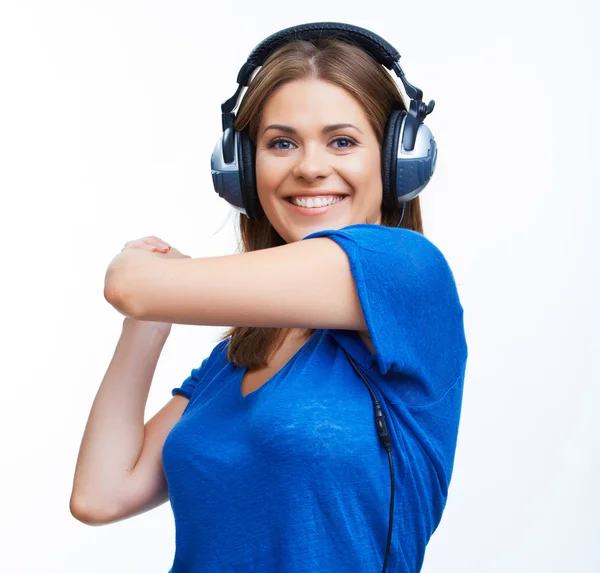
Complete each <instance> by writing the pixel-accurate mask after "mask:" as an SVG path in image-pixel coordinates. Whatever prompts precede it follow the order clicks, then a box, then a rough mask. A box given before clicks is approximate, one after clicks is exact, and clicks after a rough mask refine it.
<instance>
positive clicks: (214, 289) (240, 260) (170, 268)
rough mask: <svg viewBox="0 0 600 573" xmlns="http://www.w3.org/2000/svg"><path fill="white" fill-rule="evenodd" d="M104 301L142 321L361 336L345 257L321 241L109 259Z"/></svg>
mask: <svg viewBox="0 0 600 573" xmlns="http://www.w3.org/2000/svg"><path fill="white" fill-rule="evenodd" d="M105 291H106V300H108V302H109V303H110V304H112V305H113V306H114V307H115V308H116V309H117V310H119V312H121V313H123V314H125V315H126V316H131V317H134V318H137V319H139V320H143V321H146V320H148V321H150V320H157V321H164V322H170V323H175V324H200V325H206V326H231V325H235V326H260V327H283V328H332V329H334V328H335V329H343V330H358V331H366V329H367V327H366V324H365V318H364V315H363V311H362V307H361V305H360V302H359V299H358V293H357V290H356V288H355V284H354V278H353V276H352V273H351V269H350V263H349V261H348V257H347V255H346V253H345V252H344V251H343V249H342V248H341V247H340V246H339V245H338V244H337V243H335V242H334V241H333V240H331V239H329V238H324V237H318V238H312V239H309V240H306V241H297V242H295V243H290V244H286V245H283V246H280V247H272V248H269V249H262V250H259V251H252V252H250V253H242V254H237V255H227V256H221V257H208V258H199V259H192V258H182V259H180V258H177V259H172V260H169V259H164V257H160V255H157V254H155V253H149V252H145V251H130V252H125V253H123V254H122V255H119V256H118V257H116V258H115V260H113V262H112V263H111V265H110V267H109V269H108V271H107V275H106V279H105Z"/></svg>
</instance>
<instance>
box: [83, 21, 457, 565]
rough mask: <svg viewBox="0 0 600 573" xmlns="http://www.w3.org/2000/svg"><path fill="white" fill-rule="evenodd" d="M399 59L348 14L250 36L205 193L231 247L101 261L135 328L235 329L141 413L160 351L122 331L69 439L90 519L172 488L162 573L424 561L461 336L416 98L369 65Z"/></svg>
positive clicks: (444, 486) (439, 492) (439, 503)
mask: <svg viewBox="0 0 600 573" xmlns="http://www.w3.org/2000/svg"><path fill="white" fill-rule="evenodd" d="M330 36H331V38H330ZM398 58H399V54H397V52H396V51H395V50H394V48H392V47H391V46H390V45H389V44H387V42H385V40H383V39H382V38H379V37H378V36H376V35H374V34H373V33H372V32H369V31H368V30H364V29H361V28H356V27H350V26H347V25H345V24H336V23H317V24H309V25H303V26H299V27H296V28H292V29H288V30H284V31H282V32H278V33H277V34H274V35H273V36H272V37H270V38H267V39H266V40H265V41H264V42H262V43H261V44H259V46H257V48H255V50H254V51H253V52H252V53H251V55H250V56H249V58H248V61H247V62H246V64H244V66H243V67H242V69H241V70H240V73H239V74H238V84H239V86H240V88H239V89H238V91H237V92H236V95H235V96H234V97H233V98H230V99H229V100H227V102H225V103H224V104H223V107H222V112H223V126H224V133H223V137H222V138H221V140H220V141H219V142H218V143H217V146H216V147H215V151H214V152H213V157H212V158H211V165H212V172H213V182H214V184H215V190H216V191H217V192H218V193H219V194H220V195H221V196H223V197H225V198H227V200H228V202H230V204H231V205H232V206H234V207H235V208H236V209H239V210H240V212H241V213H242V215H241V219H240V231H241V238H242V247H243V249H242V252H241V253H237V254H232V255H228V256H220V257H210V258H189V257H185V255H182V256H179V255H180V253H179V255H178V251H176V249H171V250H170V251H168V252H167V253H164V254H162V253H156V252H147V251H146V252H139V253H134V252H129V253H123V254H122V255H119V256H117V257H116V258H115V259H114V260H113V262H112V263H111V266H110V269H109V272H107V288H106V289H105V295H106V297H107V299H108V300H109V302H111V304H113V305H114V306H115V307H116V308H117V309H118V310H120V311H121V312H123V313H124V314H127V315H128V316H131V317H133V318H134V319H138V320H137V321H135V323H136V324H144V323H177V324H198V325H214V326H223V325H227V326H232V328H230V329H229V330H228V332H226V333H225V335H224V336H223V337H222V339H221V340H220V341H219V343H218V344H217V345H216V346H215V347H214V348H213V350H212V352H211V353H210V355H209V356H207V357H202V358H203V359H202V360H201V359H200V358H199V360H198V364H199V366H198V367H195V368H192V369H191V371H190V375H189V376H188V377H187V378H186V379H185V380H184V381H183V382H182V383H181V384H178V385H177V386H176V387H174V388H173V389H172V390H171V393H172V400H171V402H169V403H168V404H166V405H165V406H164V408H163V409H162V410H161V411H160V412H159V413H158V414H157V415H156V416H155V417H154V418H152V420H150V421H149V422H148V423H147V424H146V426H142V425H141V424H140V423H139V422H138V420H140V419H141V418H142V414H143V411H144V405H145V401H144V400H145V399H146V398H147V396H148V394H147V392H146V393H144V392H142V391H139V388H136V389H134V390H132V389H131V388H130V387H131V386H132V385H133V383H134V382H132V381H131V380H129V378H134V379H138V380H140V379H141V380H143V382H144V384H145V385H146V388H147V387H148V386H149V378H148V374H147V371H148V370H149V369H151V368H152V367H153V366H155V365H156V364H155V363H152V362H151V358H152V356H155V355H156V348H154V353H153V352H147V353H144V352H143V351H140V348H139V347H140V345H133V344H130V342H131V341H130V339H126V340H125V341H124V342H123V344H122V345H121V346H120V347H119V359H118V360H116V362H117V363H119V364H121V365H122V368H123V371H124V372H127V374H128V376H127V378H128V379H126V380H118V381H117V380H116V378H114V377H113V376H112V375H111V376H110V377H109V378H108V383H107V385H105V386H104V382H103V387H102V388H101V390H100V391H99V393H98V398H97V400H96V401H95V404H94V407H93V410H92V413H91V415H90V421H89V422H88V430H86V439H85V440H84V442H83V445H82V455H81V456H80V458H79V461H78V470H79V471H78V476H80V477H79V480H78V484H80V485H79V487H78V491H79V492H82V493H80V495H79V496H77V497H76V498H74V499H77V500H78V501H77V504H75V505H74V506H73V507H75V508H78V509H76V512H77V514H78V515H85V516H86V517H85V519H87V520H88V522H90V523H91V522H96V523H97V522H104V523H107V522H109V521H111V520H113V521H114V520H116V519H119V518H121V519H122V518H123V517H127V516H133V515H136V514H137V513H139V512H141V511H144V510H147V509H148V508H152V507H155V506H156V505H157V504H159V503H162V502H163V501H165V500H166V499H169V501H170V503H171V506H172V509H173V514H174V517H175V523H176V528H177V543H176V553H175V558H174V561H173V567H172V569H171V572H170V573H184V572H185V571H198V570H202V571H205V572H214V573H216V572H221V571H224V570H227V571H256V572H261V573H271V572H272V571H278V572H281V573H308V572H313V571H344V572H346V573H379V571H382V570H383V572H384V573H385V571H386V569H387V567H388V565H389V570H390V571H397V572H402V573H415V572H417V571H419V570H420V567H421V564H422V562H423V557H424V552H425V547H426V545H427V543H428V541H429V539H430V537H431V535H432V533H433V532H434V531H435V529H436V528H437V526H438V524H439V521H440V519H441V516H442V511H443V508H444V507H445V503H446V498H447V494H448V486H449V482H450V477H451V474H452V469H453V463H454V453H455V448H456V439H457V432H458V422H459V419H460V409H461V400H462V388H463V380H464V374H465V368H466V359H467V345H466V339H465V333H464V326H463V309H462V306H461V303H460V299H459V296H458V292H457V289H456V284H455V282H454V277H453V274H452V271H451V269H450V267H449V265H448V263H447V261H446V259H445V258H444V256H443V254H442V253H441V252H440V250H439V249H438V248H437V247H436V246H435V245H433V243H431V242H430V241H429V240H428V239H427V238H425V236H424V235H423V228H422V222H421V213H420V208H419V200H418V194H419V193H420V192H421V190H422V189H423V188H424V187H425V185H426V184H427V181H428V180H429V177H430V176H431V173H432V166H433V164H434V162H435V149H436V148H435V145H434V141H433V138H432V137H431V136H430V132H428V130H427V129H425V126H424V124H423V123H422V120H423V119H424V117H425V115H427V113H428V112H430V111H431V109H433V107H432V105H431V104H430V106H424V104H423V102H422V101H421V97H422V93H421V92H420V90H418V89H417V88H414V87H412V86H410V84H408V83H407V82H405V81H404V85H405V87H406V88H407V92H408V93H409V95H410V94H412V96H411V97H415V98H416V99H413V100H411V108H410V110H409V111H410V113H407V110H406V106H405V105H404V103H403V100H402V98H401V96H400V93H399V90H398V87H397V86H396V84H395V83H394V82H393V81H392V78H391V76H390V75H389V74H388V73H387V72H386V71H385V69H384V67H383V66H382V64H384V65H386V66H387V67H388V68H390V69H391V68H392V67H394V69H395V70H396V72H397V73H398V75H399V77H402V78H404V76H403V74H402V73H401V70H400V68H399V65H398V63H397V60H398ZM256 67H260V69H259V70H258V71H257V73H256V75H255V76H254V77H253V79H252V81H251V82H250V83H249V87H248V90H247V91H246V93H245V94H244V98H243V100H242V102H241V105H240V107H239V113H238V115H237V117H236V116H234V115H233V113H232V112H233V109H234V107H235V105H237V96H239V95H240V94H241V87H242V86H243V85H247V83H248V81H249V79H250V76H251V74H252V73H253V71H254V69H255V68H256ZM404 80H405V79H404ZM415 102H416V103H415ZM232 104H234V105H232ZM428 110H429V111H428ZM413 112H414V113H413ZM411 154H413V155H414V157H412V156H411ZM402 161H405V162H407V163H406V164H405V166H406V168H405V169H403V165H402ZM405 203H408V205H405ZM405 208H406V210H405ZM404 215H406V217H404ZM398 227H400V228H398ZM134 331H137V330H131V329H130V330H129V332H130V333H131V332H134ZM144 340H146V339H144ZM158 342H159V343H164V339H159V341H158ZM127 352H129V353H130V354H131V355H133V354H136V355H138V354H140V355H141V356H143V358H144V359H143V360H141V361H140V360H139V359H138V362H132V361H128V360H127ZM147 356H149V357H150V358H149V361H148V360H146V357H147ZM132 363H133V364H137V365H138V366H137V367H138V368H141V367H142V363H144V365H145V366H144V367H145V368H146V370H145V372H146V374H145V375H144V376H142V375H140V374H139V373H138V376H132V375H131V372H130V370H131V364H132ZM127 368H129V369H130V370H127ZM367 379H368V380H367ZM134 381H135V380H134ZM117 382H118V383H117ZM365 386H366V387H365ZM184 401H185V402H184ZM386 420H387V422H386ZM115 425H116V427H117V428H118V429H119V431H118V432H115V431H114V428H115ZM111 437H112V438H111ZM111 439H112V441H110V440H111ZM107 444H110V447H109V446H108V445H107ZM140 445H141V450H140ZM113 450H116V454H118V455H114V454H115V452H114V451H113ZM90 452H91V453H90ZM107 452H108V454H107ZM115 460H116V461H115ZM388 468H389V471H388ZM394 468H397V469H398V473H397V474H396V473H395V471H394ZM81 476H82V477H81ZM90 492H92V494H94V492H96V493H95V494H94V495H91V497H89V496H90ZM98 492H100V493H98ZM107 492H108V493H107ZM82 496H83V497H82ZM86 496H88V497H87V499H88V500H90V499H95V501H88V502H87V503H86V499H85V498H86ZM98 500H100V501H98ZM101 506H108V507H110V508H111V509H99V508H101ZM86 507H87V508H88V509H86ZM89 508H97V509H95V510H90V509H89Z"/></svg>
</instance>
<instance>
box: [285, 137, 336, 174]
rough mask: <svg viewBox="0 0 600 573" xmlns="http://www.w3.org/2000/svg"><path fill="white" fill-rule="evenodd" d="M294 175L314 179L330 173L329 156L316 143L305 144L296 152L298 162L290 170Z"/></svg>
mask: <svg viewBox="0 0 600 573" xmlns="http://www.w3.org/2000/svg"><path fill="white" fill-rule="evenodd" d="M292 173H293V175H294V177H298V178H302V179H306V181H309V182H310V181H314V180H315V179H317V178H318V177H327V176H328V175H329V174H330V173H331V163H330V156H329V154H328V153H327V150H326V149H323V148H322V146H321V145H320V144H318V143H314V144H307V145H306V146H305V147H304V149H303V150H302V152H301V153H299V154H298V162H297V163H296V165H295V166H294V169H293V171H292Z"/></svg>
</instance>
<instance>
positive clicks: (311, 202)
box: [290, 196, 344, 209]
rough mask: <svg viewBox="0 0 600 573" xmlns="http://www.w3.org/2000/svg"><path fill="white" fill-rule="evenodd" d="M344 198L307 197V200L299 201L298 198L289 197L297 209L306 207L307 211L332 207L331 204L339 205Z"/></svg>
mask: <svg viewBox="0 0 600 573" xmlns="http://www.w3.org/2000/svg"><path fill="white" fill-rule="evenodd" d="M343 198H344V197H343V196H335V197H334V196H330V197H315V198H314V199H313V198H312V197H308V198H307V199H300V198H298V197H291V198H290V199H291V202H292V203H293V204H294V205H298V206H299V207H306V208H308V209H313V208H318V207H325V206H326V205H332V204H333V203H339V202H340V201H341V200H342V199H343Z"/></svg>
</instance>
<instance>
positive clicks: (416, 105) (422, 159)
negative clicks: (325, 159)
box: [210, 22, 437, 224]
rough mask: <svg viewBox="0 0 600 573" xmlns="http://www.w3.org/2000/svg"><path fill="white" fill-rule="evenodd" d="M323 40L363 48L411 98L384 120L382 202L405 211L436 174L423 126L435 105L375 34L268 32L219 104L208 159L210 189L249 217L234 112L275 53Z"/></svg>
mask: <svg viewBox="0 0 600 573" xmlns="http://www.w3.org/2000/svg"><path fill="white" fill-rule="evenodd" d="M325 38H334V39H337V40H342V41H345V42H348V43H351V44H357V45H358V46H359V47H361V48H363V49H364V50H365V51H366V52H368V53H369V54H370V55H371V56H372V57H373V58H375V60H377V61H378V62H379V63H380V64H382V65H383V66H385V67H386V68H388V69H390V70H394V72H395V73H396V75H397V76H398V77H400V79H401V80H402V84H403V85H404V89H405V90H406V93H407V94H408V96H409V97H410V98H411V100H410V108H409V110H408V112H407V111H405V110H403V109H396V108H394V109H392V110H391V112H390V115H389V117H388V120H387V124H386V128H385V133H384V138H383V143H382V150H381V163H382V164H381V173H382V183H383V197H384V202H385V201H388V200H389V199H390V198H391V199H393V198H394V197H395V198H396V199H397V200H398V201H400V202H401V203H402V204H403V207H404V206H405V205H406V203H407V202H408V201H410V200H411V199H414V198H415V197H416V196H417V195H418V194H419V193H420V192H421V191H422V190H423V189H424V188H425V186H426V185H427V183H429V180H430V179H431V176H432V175H433V173H434V171H435V164H436V160H437V145H436V142H435V139H434V138H433V135H432V134H431V131H430V130H429V128H428V127H427V126H426V125H425V124H424V123H423V121H424V119H425V117H426V116H427V115H429V114H430V113H431V112H432V111H433V108H434V106H435V101H434V100H431V101H430V102H429V104H425V103H423V101H422V99H423V92H422V91H421V90H420V89H419V88H416V87H414V86H412V85H411V84H409V83H408V81H407V80H406V78H405V76H404V72H403V71H402V68H401V67H400V64H399V63H398V60H399V59H400V54H399V53H398V51H397V50H396V49H395V48H394V47H393V46H391V45H390V44H388V42H386V41H385V40H384V39H383V38H381V37H379V36H378V35H377V34H374V33H373V32H370V31H369V30H365V29H364V28H359V27H357V26H351V25H349V24H341V23H336V22H315V23H311V24H302V25H300V26H293V27H291V28H286V29H285V30H281V31H279V32H276V33H275V34H272V35H271V36H269V37H268V38H266V39H265V40H263V41H262V42H261V43H260V44H258V46H256V47H255V48H254V49H253V50H252V52H251V53H250V55H249V56H248V59H247V61H246V63H245V64H244V65H243V66H242V67H241V69H240V71H239V73H238V77H237V83H238V88H237V90H236V92H235V94H234V95H233V96H232V97H231V98H229V99H228V100H227V101H225V102H224V103H223V105H221V112H222V122H223V135H222V136H221V138H220V139H219V141H218V142H217V144H216V146H215V149H214V151H213V153H212V157H211V159H210V167H211V172H212V180H213V185H214V188H215V191H216V192H217V193H218V194H219V196H220V197H222V198H223V199H225V200H226V201H227V202H228V203H229V204H230V205H232V206H233V207H234V208H235V209H236V210H238V211H240V212H241V213H243V214H244V215H246V216H247V217H248V218H250V219H256V218H258V217H259V216H260V215H262V214H263V209H262V206H261V204H260V201H259V199H258V193H257V191H256V177H255V168H254V166H255V147H254V144H253V143H252V141H251V140H250V137H249V134H248V130H247V129H243V130H242V131H239V132H238V131H235V130H234V128H233V123H234V121H235V114H234V113H233V110H234V109H235V108H236V107H237V105H238V100H239V99H240V94H241V92H242V90H243V88H244V87H245V86H248V84H249V80H250V77H251V75H252V73H253V72H254V71H255V70H256V69H257V68H258V67H260V66H262V65H263V64H264V62H265V61H266V59H267V58H268V57H269V56H270V55H271V54H272V53H273V52H274V51H275V50H277V49H278V48H279V47H281V46H282V45H284V44H286V43H288V42H290V41H292V40H306V41H311V40H321V39H325ZM398 224H400V223H398Z"/></svg>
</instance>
